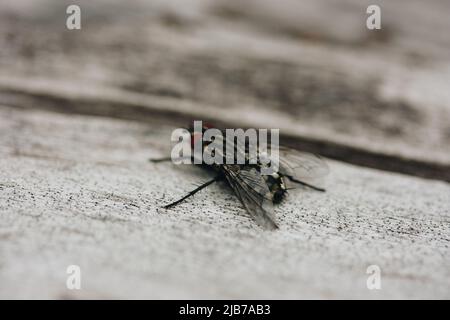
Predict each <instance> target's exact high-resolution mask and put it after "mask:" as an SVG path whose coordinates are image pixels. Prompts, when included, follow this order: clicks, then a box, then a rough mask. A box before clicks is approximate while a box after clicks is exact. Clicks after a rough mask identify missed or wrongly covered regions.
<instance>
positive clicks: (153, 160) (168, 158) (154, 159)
mask: <svg viewBox="0 0 450 320" xmlns="http://www.w3.org/2000/svg"><path fill="white" fill-rule="evenodd" d="M148 161H150V162H153V163H158V162H164V161H172V158H170V157H164V158H150V159H148Z"/></svg>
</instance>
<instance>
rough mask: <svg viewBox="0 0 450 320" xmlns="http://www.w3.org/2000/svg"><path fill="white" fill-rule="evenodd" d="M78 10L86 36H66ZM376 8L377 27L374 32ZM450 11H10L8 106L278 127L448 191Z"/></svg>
mask: <svg viewBox="0 0 450 320" xmlns="http://www.w3.org/2000/svg"><path fill="white" fill-rule="evenodd" d="M70 4H77V5H79V6H80V8H81V30H68V29H67V28H66V19H67V18H68V16H69V14H67V13H66V8H67V7H68V5H70ZM370 4H377V5H379V6H380V8H381V30H368V29H367V28H366V19H367V17H368V16H369V15H368V14H367V13H366V9H367V7H368V6H369V5H370ZM448 12H450V3H449V2H448V1H445V0H441V1H439V0H433V1H427V2H426V3H425V2H423V1H419V0H396V1H375V2H374V1H360V0H344V1H342V0H339V1H338V0H321V1H316V0H311V1H308V0H305V1H296V0H283V1H270V0H250V1H234V0H231V1H230V0H226V1H222V0H192V1H184V0H183V1H143V0H142V1H141V0H133V1H127V2H123V1H113V0H107V1H106V0H105V1H103V0H97V1H75V0H73V1H49V0H40V1H35V0H33V1H31V0H19V1H6V2H2V4H1V5H0V103H5V104H9V105H16V106H20V107H22V108H51V109H53V110H54V111H58V112H71V113H87V114H96V115H102V116H104V115H106V116H113V117H119V118H131V119H137V120H143V121H150V120H151V119H155V118H158V119H160V120H161V121H165V122H167V123H169V124H170V123H173V124H175V123H176V122H177V124H182V123H186V122H188V121H189V120H191V119H204V120H213V121H215V123H218V124H222V123H223V124H224V125H227V126H228V127H263V128H280V129H281V134H282V135H283V136H284V138H285V140H284V142H287V143H288V144H292V145H293V146H294V147H300V148H303V149H306V150H307V151H312V152H318V153H321V154H324V155H326V156H329V157H332V158H336V159H340V160H344V161H347V162H352V163H356V164H361V165H366V166H372V167H378V168H381V169H388V170H393V171H399V172H405V173H409V174H416V175H421V176H425V177H431V178H441V179H442V178H444V179H445V180H449V179H450V174H449V173H448V171H449V170H448V169H449V164H450V152H449V151H450V146H449V141H450V91H449V90H448V84H449V83H450V81H449V80H450V63H449V62H450V38H449V37H448V35H447V31H448V30H449V28H450V20H449V19H448ZM39 99H42V100H43V101H44V100H45V103H39ZM59 102H60V103H59ZM175 120H177V121H175ZM405 159H406V160H407V161H403V160H405Z"/></svg>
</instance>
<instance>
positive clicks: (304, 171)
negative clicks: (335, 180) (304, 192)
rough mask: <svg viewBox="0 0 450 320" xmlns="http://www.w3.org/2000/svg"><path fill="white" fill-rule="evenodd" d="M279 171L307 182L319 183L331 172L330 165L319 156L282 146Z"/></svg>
mask: <svg viewBox="0 0 450 320" xmlns="http://www.w3.org/2000/svg"><path fill="white" fill-rule="evenodd" d="M279 163H280V166H279V173H281V174H282V175H284V176H287V177H290V178H293V179H296V180H300V181H302V182H306V183H318V181H319V180H320V178H323V177H324V176H326V175H327V174H328V172H329V168H328V165H327V164H326V162H325V161H324V160H323V159H322V158H321V157H319V156H317V155H314V154H311V153H307V152H300V151H297V150H294V149H290V148H286V147H280V149H279Z"/></svg>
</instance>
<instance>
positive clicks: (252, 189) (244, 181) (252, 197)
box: [223, 165, 278, 230]
mask: <svg viewBox="0 0 450 320" xmlns="http://www.w3.org/2000/svg"><path fill="white" fill-rule="evenodd" d="M223 169H224V173H225V177H226V179H227V181H228V182H229V184H230V186H231V188H232V189H233V191H234V192H235V194H236V195H237V197H238V198H239V199H240V200H241V202H242V204H243V205H244V207H245V209H246V210H247V212H248V213H249V214H250V215H251V216H252V218H253V219H254V220H255V221H256V222H257V223H258V224H259V225H260V226H262V227H263V228H266V229H271V230H273V229H277V228H278V226H277V224H276V222H275V215H274V212H273V202H272V195H271V193H270V191H269V188H268V187H267V184H266V182H265V180H264V178H263V177H262V176H261V174H260V173H259V172H258V171H257V170H256V169H255V168H252V167H248V166H244V167H240V166H237V165H224V166H223Z"/></svg>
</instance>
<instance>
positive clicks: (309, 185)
mask: <svg viewBox="0 0 450 320" xmlns="http://www.w3.org/2000/svg"><path fill="white" fill-rule="evenodd" d="M287 177H288V178H289V180H291V181H292V182H295V183H298V184H301V185H303V186H305V187H308V188H311V189H313V190H316V191H320V192H325V191H326V190H325V189H323V188H319V187H315V186H313V185H311V184H309V183H306V182H303V181H300V180H297V179H295V178H293V177H290V176H287Z"/></svg>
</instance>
